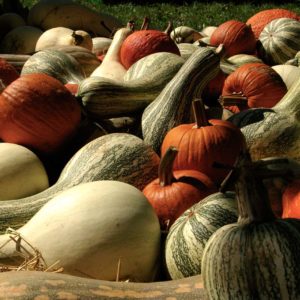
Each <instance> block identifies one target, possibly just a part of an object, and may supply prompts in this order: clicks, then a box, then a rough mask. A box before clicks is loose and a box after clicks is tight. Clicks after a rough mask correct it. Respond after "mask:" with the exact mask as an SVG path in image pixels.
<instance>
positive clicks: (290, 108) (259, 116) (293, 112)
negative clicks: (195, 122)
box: [228, 78, 300, 161]
mask: <svg viewBox="0 0 300 300" xmlns="http://www.w3.org/2000/svg"><path fill="white" fill-rule="evenodd" d="M299 111H300V78H299V79H298V80H297V81H296V82H295V83H294V84H293V86H292V87H291V88H290V89H289V90H288V91H287V93H286V94H285V95H284V97H283V98H282V99H281V100H280V101H279V102H278V103H277V104H276V105H275V106H274V107H272V109H263V108H256V109H249V110H246V111H243V112H240V113H238V114H234V115H233V116H231V117H230V118H228V120H229V121H231V122H233V123H234V124H235V125H237V126H238V127H239V128H240V129H241V131H242V133H243V134H244V136H245V139H246V143H247V146H248V148H249V151H250V154H251V157H252V158H253V159H254V160H258V159H261V158H264V157H272V156H278V157H290V158H292V159H295V160H298V161H300V114H299Z"/></svg>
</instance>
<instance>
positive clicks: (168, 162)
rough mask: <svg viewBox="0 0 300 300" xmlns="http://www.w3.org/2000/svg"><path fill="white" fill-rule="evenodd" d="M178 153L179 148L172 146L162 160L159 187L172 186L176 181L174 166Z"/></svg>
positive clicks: (159, 170)
mask: <svg viewBox="0 0 300 300" xmlns="http://www.w3.org/2000/svg"><path fill="white" fill-rule="evenodd" d="M177 153H178V150H177V148H175V147H173V146H170V147H169V148H168V150H167V151H166V153H165V154H164V156H163V157H162V158H161V161H160V164H159V168H158V179H159V185H160V186H162V187H164V186H167V185H171V184H172V182H173V181H174V175H173V164H174V160H175V158H176V156H177Z"/></svg>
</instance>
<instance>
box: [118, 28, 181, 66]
mask: <svg viewBox="0 0 300 300" xmlns="http://www.w3.org/2000/svg"><path fill="white" fill-rule="evenodd" d="M156 52H171V53H174V54H177V55H180V52H179V49H178V47H177V45H176V43H175V42H174V41H173V40H172V38H171V37H170V34H169V32H163V31H160V30H154V29H142V30H136V31H134V32H133V33H132V34H131V35H129V36H128V37H127V38H126V39H125V40H124V42H123V43H122V45H121V49H120V61H121V63H122V65H123V66H124V67H125V68H126V69H128V68H129V67H130V66H131V65H133V64H134V63H135V62H136V61H138V60H139V59H141V58H143V57H145V56H147V55H149V54H152V53H156Z"/></svg>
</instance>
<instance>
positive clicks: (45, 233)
mask: <svg viewBox="0 0 300 300" xmlns="http://www.w3.org/2000/svg"><path fill="white" fill-rule="evenodd" d="M18 232H19V233H20V235H21V236H22V237H23V238H24V239H25V240H27V241H28V242H29V243H30V244H31V245H32V246H33V247H35V248H36V249H38V251H39V252H40V253H41V254H42V256H43V258H44V260H45V261H46V264H47V265H48V266H49V265H52V264H53V263H55V262H57V261H58V262H59V266H60V267H63V269H64V271H63V272H64V273H66V274H71V275H76V276H81V277H90V278H98V279H104V280H112V281H113V280H116V278H117V276H118V278H119V279H120V280H126V279H129V280H130V281H151V280H153V277H154V274H155V272H156V266H157V262H158V258H159V251H160V226H159V221H158V218H157V216H156V214H155V212H154V210H153V208H152V206H151V205H150V203H149V202H148V200H147V199H146V198H145V196H144V195H143V193H142V192H141V191H140V190H138V189H137V188H135V187H134V186H132V185H129V184H127V183H123V182H119V181H110V180H107V181H94V182H89V183H83V184H79V185H77V186H74V187H72V188H70V189H68V190H65V191H63V192H62V193H60V194H59V195H57V196H56V197H54V198H53V199H52V200H50V201H49V202H48V203H47V204H46V205H44V206H43V207H42V209H41V210H40V211H39V212H38V213H37V214H36V215H34V216H33V217H32V219H31V220H30V221H29V222H28V223H27V224H25V225H24V226H23V227H21V228H20V229H19V230H18ZM8 239H9V237H8V235H7V234H6V235H2V236H0V245H2V244H4V243H5V242H6V241H7V240H8ZM21 243H22V246H24V247H27V249H28V246H27V244H26V243H24V241H21ZM28 250H29V251H30V249H28ZM14 251H15V245H11V243H9V244H8V245H6V247H2V249H1V252H0V264H1V263H2V262H3V261H6V262H7V259H8V258H7V257H13V256H14ZM118 265H119V266H120V268H119V271H118ZM118 272H119V273H118ZM117 274H118V275H117Z"/></svg>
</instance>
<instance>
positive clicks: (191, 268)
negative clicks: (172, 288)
mask: <svg viewBox="0 0 300 300" xmlns="http://www.w3.org/2000/svg"><path fill="white" fill-rule="evenodd" d="M237 218H238V213H237V201H236V199H235V193H233V192H225V193H220V192H219V193H213V194H211V195H209V196H207V197H205V198H204V199H202V200H201V201H200V202H198V203H196V204H194V205H193V206H191V207H190V208H189V209H187V210H186V211H185V212H184V213H183V214H182V215H181V216H180V217H179V218H177V220H175V222H174V223H173V225H172V226H171V227H170V230H169V232H168V234H167V238H166V242H165V250H164V256H165V264H166V267H167V271H168V274H169V276H170V277H171V278H172V280H175V279H180V278H184V277H189V276H194V275H199V274H201V259H202V254H203V250H204V247H205V244H206V242H207V241H208V239H209V237H210V236H211V235H212V234H213V233H214V232H215V231H216V230H217V229H218V228H220V227H222V226H224V225H226V224H231V223H235V222H236V221H237Z"/></svg>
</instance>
